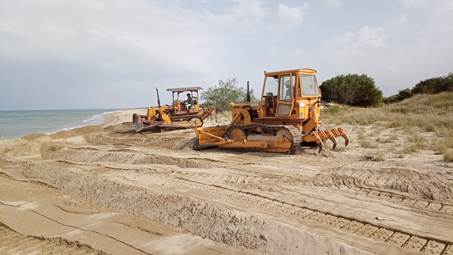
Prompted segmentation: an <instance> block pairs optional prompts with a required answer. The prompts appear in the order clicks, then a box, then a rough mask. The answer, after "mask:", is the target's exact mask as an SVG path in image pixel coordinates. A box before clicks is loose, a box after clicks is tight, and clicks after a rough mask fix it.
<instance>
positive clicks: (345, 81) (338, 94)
mask: <svg viewBox="0 0 453 255" xmlns="http://www.w3.org/2000/svg"><path fill="white" fill-rule="evenodd" d="M320 88H321V93H322V98H323V100H324V101H327V102H331V101H334V102H337V103H340V104H347V105H354V106H377V105H380V104H381V103H382V101H383V97H382V91H381V90H380V89H378V88H377V87H376V85H375V84H374V80H373V79H372V78H370V77H368V76H367V75H365V74H362V75H358V74H347V75H339V76H336V77H333V78H331V79H329V80H327V81H324V82H323V83H322V84H321V87H320Z"/></svg>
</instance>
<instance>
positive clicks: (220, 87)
mask: <svg viewBox="0 0 453 255" xmlns="http://www.w3.org/2000/svg"><path fill="white" fill-rule="evenodd" d="M237 83H238V82H237V80H236V78H233V79H228V80H226V81H222V80H219V83H218V84H217V85H215V86H214V87H210V88H209V89H208V90H206V91H204V92H202V94H201V99H203V100H205V104H206V105H207V106H209V107H215V108H216V110H217V111H219V112H224V111H228V110H229V109H230V103H231V102H236V103H240V102H245V101H246V97H247V91H246V89H245V88H241V87H238V86H237ZM250 96H251V99H252V101H254V100H256V99H254V98H253V90H251V91H250Z"/></svg>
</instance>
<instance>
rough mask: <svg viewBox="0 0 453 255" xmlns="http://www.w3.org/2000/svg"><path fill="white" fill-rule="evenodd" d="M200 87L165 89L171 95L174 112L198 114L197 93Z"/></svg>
mask: <svg viewBox="0 0 453 255" xmlns="http://www.w3.org/2000/svg"><path fill="white" fill-rule="evenodd" d="M201 89H202V88H201V87H183V88H171V89H167V91H170V92H171V93H172V106H173V108H174V109H175V110H176V112H199V111H200V106H199V96H198V91H199V90H201Z"/></svg>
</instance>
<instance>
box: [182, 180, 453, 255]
mask: <svg viewBox="0 0 453 255" xmlns="http://www.w3.org/2000/svg"><path fill="white" fill-rule="evenodd" d="M177 179H179V180H182V181H186V182H191V183H195V184H198V185H203V186H209V187H212V188H216V189H222V190H225V191H228V192H231V193H233V194H239V198H240V199H241V198H243V199H244V198H246V197H247V196H248V197H250V196H252V197H254V198H258V199H259V200H264V201H253V202H256V203H258V204H259V205H263V204H264V203H263V202H267V203H277V204H278V205H277V206H271V208H276V209H279V210H281V212H282V213H285V214H289V216H292V217H297V218H299V219H302V221H305V222H308V223H312V224H313V223H315V224H321V225H328V226H332V227H335V228H337V229H339V230H341V231H346V232H349V233H351V234H354V235H358V236H362V237H366V238H370V239H373V240H375V241H380V242H383V243H386V244H389V245H393V246H397V247H400V248H402V249H405V250H410V251H419V252H424V253H426V254H432V255H444V254H447V253H445V252H446V251H447V250H448V249H453V248H451V247H453V243H452V242H451V241H447V240H439V239H434V238H430V237H424V236H420V235H417V234H412V233H408V232H406V231H403V230H399V229H395V228H391V227H387V226H381V225H378V224H375V223H372V222H367V221H364V220H358V219H354V218H350V217H347V216H343V215H336V214H333V213H331V212H326V211H321V210H319V209H314V208H310V207H307V206H301V205H296V204H293V203H290V202H286V201H282V200H279V199H276V198H272V197H267V196H265V195H261V194H257V193H254V192H250V191H241V190H236V189H232V188H229V187H224V186H221V185H216V184H209V183H203V182H199V181H194V180H190V179H186V178H183V177H177ZM244 196H246V197H244ZM247 201H248V202H252V200H250V199H248V200H247ZM267 207H269V206H267ZM443 247H446V248H445V251H444V250H442V249H441V248H443ZM448 251H449V250H448ZM452 252H453V250H452Z"/></svg>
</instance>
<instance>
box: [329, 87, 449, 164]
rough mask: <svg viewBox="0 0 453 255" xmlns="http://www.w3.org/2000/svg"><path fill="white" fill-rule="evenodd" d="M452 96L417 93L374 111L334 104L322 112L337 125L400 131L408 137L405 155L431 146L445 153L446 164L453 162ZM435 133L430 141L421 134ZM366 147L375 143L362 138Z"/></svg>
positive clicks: (404, 150)
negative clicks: (381, 127)
mask: <svg viewBox="0 0 453 255" xmlns="http://www.w3.org/2000/svg"><path fill="white" fill-rule="evenodd" d="M452 112H453V93H451V92H442V93H439V94H434V95H430V94H418V95H415V96H412V97H410V98H408V99H406V100H404V101H401V102H398V103H394V104H387V105H383V106H381V107H375V108H359V107H351V106H345V105H332V106H331V107H329V108H326V109H323V111H322V118H323V120H324V121H325V122H328V123H336V124H344V123H348V124H353V125H372V124H378V125H382V126H385V127H387V128H401V129H403V130H404V131H405V132H407V134H408V137H409V139H408V144H407V145H406V146H405V147H404V148H403V149H402V151H401V152H402V153H404V154H408V153H413V152H415V151H417V150H419V149H421V148H426V147H427V146H429V148H430V149H434V150H435V151H437V152H439V153H442V154H443V155H444V159H445V160H446V161H453V114H452ZM423 131H424V132H434V133H435V135H436V136H437V137H440V138H441V139H436V140H434V141H429V142H428V141H427V140H426V139H424V138H423V136H422V135H420V134H419V133H420V132H423ZM359 140H360V141H359V142H360V144H361V145H362V146H363V147H364V148H371V147H373V146H372V143H370V142H369V141H367V140H365V139H361V138H360V137H359Z"/></svg>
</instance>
